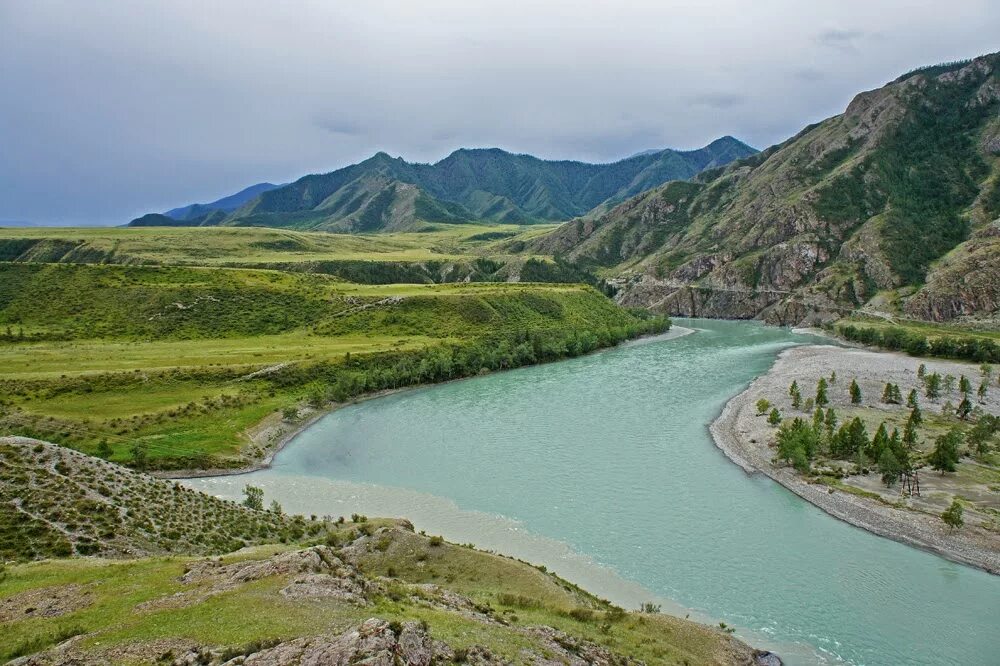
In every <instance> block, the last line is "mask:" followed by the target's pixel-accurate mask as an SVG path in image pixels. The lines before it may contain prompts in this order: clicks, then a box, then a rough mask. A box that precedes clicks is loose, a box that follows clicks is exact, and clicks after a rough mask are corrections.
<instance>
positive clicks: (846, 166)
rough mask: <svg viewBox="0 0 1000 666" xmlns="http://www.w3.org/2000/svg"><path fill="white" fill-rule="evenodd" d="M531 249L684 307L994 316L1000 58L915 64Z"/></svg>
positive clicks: (788, 316) (635, 299)
mask: <svg viewBox="0 0 1000 666" xmlns="http://www.w3.org/2000/svg"><path fill="white" fill-rule="evenodd" d="M529 250H530V251H533V252H536V253H542V254H554V255H559V256H562V257H564V258H565V259H567V260H572V261H575V262H576V263H578V264H582V265H584V266H588V267H590V268H591V270H597V271H599V272H601V273H602V274H603V275H607V276H614V277H615V278H616V282H617V284H618V286H619V289H620V291H619V295H618V298H619V299H620V300H621V301H622V302H624V303H626V304H631V305H642V306H647V307H652V308H654V309H657V310H660V311H664V312H668V313H671V314H679V315H699V316H722V317H760V318H764V319H766V320H770V321H773V322H782V323H797V322H800V321H803V320H807V321H808V320H821V319H828V318H833V317H835V316H836V315H837V314H841V313H844V312H847V311H852V310H854V309H856V308H862V307H863V308H865V309H867V310H870V311H874V312H878V311H889V312H892V311H901V312H903V313H904V315H905V316H911V317H915V318H920V319H932V320H947V319H955V318H959V317H968V316H977V317H983V316H987V317H988V316H993V317H996V316H997V315H998V314H1000V54H992V55H987V56H983V57H979V58H976V59H974V60H971V61H966V62H960V63H950V64H946V65H937V66H933V67H927V68H923V69H920V70H916V71H913V72H910V73H908V74H906V75H904V76H901V77H900V78H898V79H896V80H895V81H893V82H891V83H889V84H888V85H886V86H884V87H882V88H879V89H877V90H872V91H869V92H864V93H861V94H859V95H857V96H856V97H855V98H854V99H853V101H852V102H851V103H850V104H849V105H848V107H847V109H846V110H845V112H844V113H842V114H840V115H837V116H834V117H832V118H829V119H827V120H824V121H823V122H820V123H817V124H815V125H810V126H808V127H806V128H805V129H803V130H802V131H801V132H799V133H798V134H797V135H796V136H794V137H792V138H791V139H789V140H787V141H785V142H784V143H781V144H779V145H776V146H772V147H771V148H768V149H767V150H765V151H763V152H761V153H759V154H756V155H753V156H751V157H748V158H745V159H742V160H738V161H735V162H733V163H732V164H730V165H728V166H726V167H724V168H716V169H709V170H706V171H703V172H702V173H700V174H699V175H697V176H696V177H694V178H693V179H691V180H688V181H676V182H669V183H666V184H664V185H662V186H659V187H657V188H654V189H651V190H649V191H647V192H645V193H642V194H640V195H638V196H636V197H633V198H631V199H629V200H628V201H625V202H623V203H621V204H619V205H618V206H615V207H613V208H611V209H610V210H607V211H605V212H603V213H601V214H598V215H594V216H590V217H586V218H580V219H577V220H574V221H571V222H568V223H567V224H564V225H562V226H561V227H560V228H558V229H556V230H555V231H554V232H552V233H551V234H548V235H546V236H543V237H541V238H539V239H538V240H536V241H534V243H533V245H532V246H531V247H530V248H529Z"/></svg>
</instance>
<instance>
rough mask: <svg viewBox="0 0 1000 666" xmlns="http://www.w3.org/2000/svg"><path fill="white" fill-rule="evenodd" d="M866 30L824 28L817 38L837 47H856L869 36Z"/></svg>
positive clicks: (824, 43)
mask: <svg viewBox="0 0 1000 666" xmlns="http://www.w3.org/2000/svg"><path fill="white" fill-rule="evenodd" d="M867 34H868V33H866V32H865V31H864V30H837V29H831V30H824V31H823V32H821V33H819V35H817V36H816V40H817V41H818V42H819V43H820V44H822V45H823V46H829V47H832V48H835V49H851V50H853V49H856V48H857V45H858V42H859V41H860V40H861V39H862V38H864V37H866V36H867Z"/></svg>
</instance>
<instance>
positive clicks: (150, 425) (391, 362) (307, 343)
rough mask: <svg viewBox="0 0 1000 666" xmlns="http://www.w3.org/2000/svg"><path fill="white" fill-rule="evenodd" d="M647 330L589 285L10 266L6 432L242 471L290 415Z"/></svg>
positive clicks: (0, 287) (0, 279)
mask: <svg viewBox="0 0 1000 666" xmlns="http://www.w3.org/2000/svg"><path fill="white" fill-rule="evenodd" d="M171 231H173V232H176V231H177V230H171ZM101 233H104V231H102V232H101ZM649 323H651V322H643V321H641V320H640V319H639V318H638V317H636V316H635V315H634V314H632V313H630V312H627V311H625V310H623V309H621V308H619V307H618V306H616V305H615V304H614V303H613V302H612V301H610V300H609V299H607V298H605V297H604V296H602V295H601V294H600V293H598V292H597V291H596V290H594V289H593V288H591V287H587V286H583V285H576V284H537V283H513V284H509V283H456V284H389V285H358V284H353V283H349V282H344V281H343V280H340V279H337V278H334V277H331V276H328V275H323V274H313V273H294V272H284V271H277V270H263V269H236V268H206V267H194V266H122V265H116V264H109V265H97V264H85V265H84V264H37V263H34V264H33V263H6V264H4V263H0V432H3V433H4V434H20V435H25V436H30V437H37V438H39V439H44V440H48V441H55V442H58V443H62V444H65V445H68V446H71V447H74V448H77V449H79V450H82V451H85V452H87V453H91V454H96V453H98V451H99V446H101V443H102V442H104V443H105V444H104V445H105V446H106V447H110V458H111V459H113V460H116V461H118V462H128V461H129V460H130V456H132V455H133V448H134V447H135V446H141V447H145V451H146V454H147V456H148V459H149V464H151V465H153V466H154V467H157V468H161V469H179V468H185V467H239V466H246V465H247V464H249V463H250V462H251V461H253V460H255V459H257V458H259V457H260V456H262V455H263V454H264V448H265V447H266V446H268V443H267V442H251V441H250V440H249V439H248V436H247V435H246V434H245V433H246V432H247V431H248V430H249V429H250V428H252V427H253V426H255V425H256V424H258V423H260V422H261V421H262V420H264V419H265V418H267V417H268V416H269V415H272V414H274V413H275V412H279V411H281V410H283V409H284V408H286V407H292V406H301V405H303V404H304V403H305V402H307V401H309V402H311V403H314V405H313V406H314V407H319V406H322V405H323V404H327V403H328V402H329V401H330V400H331V399H336V400H337V401H341V400H345V399H350V398H353V397H356V396H357V395H360V394H362V393H364V392H366V391H377V390H381V389H383V388H398V387H399V386H405V385H412V384H414V383H422V382H427V381H440V380H442V379H452V378H455V377H458V376H466V375H468V374H475V373H477V372H480V371H482V370H484V369H486V370H488V369H501V368H505V367H512V365H514V364H516V365H521V364H524V363H531V362H536V361H538V360H544V359H553V358H561V357H564V356H567V355H577V354H579V353H583V352H585V351H590V350H592V349H594V348H596V347H599V346H605V345H607V344H613V343H614V342H616V341H620V340H621V339H624V338H627V337H629V336H632V335H635V334H638V333H640V332H642V331H644V330H647V329H646V328H643V327H644V326H646V325H647V324H649ZM539 336H546V337H547V338H548V340H547V341H546V340H542V339H541V338H539ZM487 340H489V342H487ZM501 340H507V341H509V344H507V345H506V346H505V345H501V344H500V341H501ZM517 344H520V346H515V345H517ZM477 345H478V346H481V347H482V348H483V353H480V354H471V355H470V354H465V356H464V357H463V359H464V360H463V361H462V362H463V363H465V364H466V367H462V368H458V367H456V365H455V358H454V354H455V353H456V352H455V351H454V350H456V349H459V348H464V349H466V350H468V349H469V348H471V347H472V346H477ZM527 345H530V347H528V346H527ZM442 348H447V349H445V351H443V352H442ZM515 352H516V354H515ZM435 354H436V355H437V356H436V358H437V359H438V360H437V361H436V362H435V364H434V365H433V366H431V365H428V364H427V363H424V364H423V365H418V363H419V361H420V358H421V357H423V356H428V355H435ZM442 354H443V355H442ZM515 356H516V357H517V359H515V358H514V357H515ZM366 358H367V359H371V361H370V362H369V363H368V365H364V364H362V365H363V367H359V369H358V371H356V372H348V371H346V369H344V366H346V365H347V364H348V363H349V362H350V361H351V360H353V362H354V363H360V362H361V361H362V360H363V359H366ZM373 364H374V365H373ZM379 364H381V365H379ZM254 373H259V374H254ZM348 375H350V376H348ZM317 396H318V397H317Z"/></svg>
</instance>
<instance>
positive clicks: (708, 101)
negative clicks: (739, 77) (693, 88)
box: [691, 92, 747, 109]
mask: <svg viewBox="0 0 1000 666" xmlns="http://www.w3.org/2000/svg"><path fill="white" fill-rule="evenodd" d="M691 101H692V102H693V103H694V104H700V105H703V106H710V107H712V108H713V109H731V108H733V107H734V106H739V105H741V104H743V103H745V102H746V101H747V97H746V95H741V94H738V93H724V92H716V93H704V94H701V95H696V96H694V97H692V98H691Z"/></svg>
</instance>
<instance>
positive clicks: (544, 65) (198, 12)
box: [0, 0, 1000, 224]
mask: <svg viewBox="0 0 1000 666" xmlns="http://www.w3.org/2000/svg"><path fill="white" fill-rule="evenodd" d="M820 4H822V5H824V8H820V7H819V5H820ZM998 49H1000V2H997V1H996V0H982V1H974V0H969V1H966V0H952V1H951V2H940V1H939V0H938V1H935V2H919V1H909V2H902V1H899V2H890V1H880V0H865V1H863V2H855V1H846V0H837V1H831V2H824V3H819V2H802V1H801V0H757V1H753V2H751V1H747V2H741V1H737V0H730V1H728V2H723V1H709V0H701V1H698V0H693V1H691V2H669V1H660V2H653V1H649V2H639V1H627V2H626V1H618V2H614V1H610V0H609V1H607V2H588V1H587V0H574V1H567V2H545V1H544V0H533V1H524V2H522V1H521V0H500V1H497V2H493V1H476V0H455V1H437V0H433V1H429V0H422V1H420V2H415V1H410V0H399V1H386V2H379V1H374V0H364V1H353V0H352V1H346V0H345V1H343V2H338V1H336V0H327V1H319V0H316V1H303V2H293V1H291V0H289V1H287V2H274V1H273V0H233V1H231V2H223V1H216V0H190V1H189V0H171V1H170V2H166V1H162V0H160V1H156V2H144V1H140V0H120V1H110V0H105V1H101V0H93V1H92V2H86V3H85V2H79V1H78V0H65V1H62V2H60V1H50V0H0V220H25V221H31V222H38V223H65V224H95V223H100V224H121V223H124V222H127V221H128V220H129V219H131V218H132V217H135V216H136V215H138V214H140V213H143V212H148V211H151V210H165V209H167V208H171V207H173V206H177V205H181V204H186V203H191V202H195V201H210V200H213V199H215V198H218V197H220V196H222V195H226V194H230V193H232V192H235V191H237V190H239V189H241V188H243V187H244V186H246V185H250V184H252V183H255V182H260V181H265V180H269V181H271V182H283V181H288V180H293V179H295V178H297V177H298V176H301V175H303V174H306V173H313V172H325V171H331V170H333V169H336V168H339V167H341V166H344V165H346V164H350V163H352V162H356V161H359V160H361V159H364V158H365V157H367V156H369V155H371V154H372V153H374V152H376V151H378V150H384V151H386V152H388V153H390V154H392V155H401V156H403V157H404V158H406V159H407V160H411V161H436V160H438V159H440V158H442V157H444V156H445V155H447V154H448V153H450V152H451V151H452V150H454V149H455V148H459V147H463V146H466V147H472V146H498V147H501V148H505V149H507V150H511V151H516V152H527V153H532V154H534V155H538V156H540V157H546V158H571V159H580V160H587V161H612V160H615V159H618V158H621V157H624V156H627V155H630V154H632V153H635V152H638V151H640V150H644V149H648V148H659V147H676V148H696V147H700V146H702V145H704V144H706V143H708V142H710V141H712V140H713V139H715V138H717V137H719V136H722V135H725V134H731V135H733V136H736V137H737V138H739V139H742V140H744V141H746V142H747V143H749V144H751V145H753V146H756V147H759V148H763V147H766V146H768V145H770V144H773V143H775V142H778V141H780V140H782V139H785V138H787V137H788V136H790V135H792V134H794V133H795V132H797V131H798V130H799V129H801V128H802V127H803V126H804V125H806V124H808V123H811V122H815V121H817V120H821V119H823V118H825V117H828V116H830V115H833V114H836V113H840V112H841V111H843V109H844V107H845V106H846V105H847V103H848V102H849V101H850V99H851V97H852V96H853V95H854V94H855V93H856V92H858V91H861V90H865V89H870V88H874V87H877V86H879V85H881V84H883V83H885V82H887V81H888V80H891V79H893V78H895V77H896V76H897V75H899V74H901V73H903V72H905V71H908V70H910V69H913V68H914V67H917V66H920V65H924V64H932V63H936V62H941V61H950V60H956V59H962V58H968V57H972V56H975V55H979V54H982V53H987V52H990V51H995V50H998Z"/></svg>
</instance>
